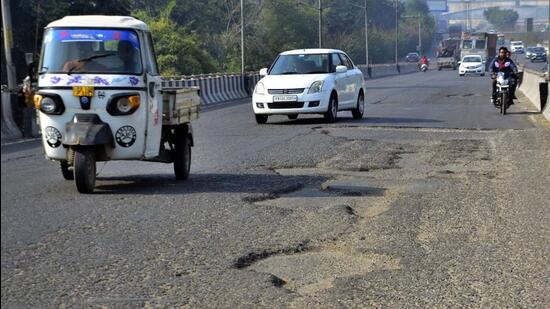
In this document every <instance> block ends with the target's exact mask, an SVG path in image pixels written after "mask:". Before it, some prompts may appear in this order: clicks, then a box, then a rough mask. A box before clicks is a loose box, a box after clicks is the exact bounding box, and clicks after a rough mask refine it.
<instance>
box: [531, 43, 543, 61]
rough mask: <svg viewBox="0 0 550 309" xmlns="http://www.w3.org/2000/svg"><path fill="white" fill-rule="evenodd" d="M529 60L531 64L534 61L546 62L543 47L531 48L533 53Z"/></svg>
mask: <svg viewBox="0 0 550 309" xmlns="http://www.w3.org/2000/svg"><path fill="white" fill-rule="evenodd" d="M529 59H531V62H535V61H542V62H546V50H545V49H544V47H533V51H532V53H531V57H529Z"/></svg>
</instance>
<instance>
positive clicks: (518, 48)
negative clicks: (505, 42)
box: [510, 41, 525, 54]
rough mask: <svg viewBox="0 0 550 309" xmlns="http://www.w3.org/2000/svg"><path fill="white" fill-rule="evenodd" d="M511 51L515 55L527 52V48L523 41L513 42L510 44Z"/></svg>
mask: <svg viewBox="0 0 550 309" xmlns="http://www.w3.org/2000/svg"><path fill="white" fill-rule="evenodd" d="M510 51H511V52H513V53H519V54H521V53H523V52H524V51H525V47H524V46H523V42H522V41H511V42H510Z"/></svg>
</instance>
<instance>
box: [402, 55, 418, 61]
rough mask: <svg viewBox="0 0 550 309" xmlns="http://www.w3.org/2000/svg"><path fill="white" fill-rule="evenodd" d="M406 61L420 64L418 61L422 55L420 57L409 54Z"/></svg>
mask: <svg viewBox="0 0 550 309" xmlns="http://www.w3.org/2000/svg"><path fill="white" fill-rule="evenodd" d="M405 59H406V60H407V62H418V60H420V55H418V53H408V54H407V56H405Z"/></svg>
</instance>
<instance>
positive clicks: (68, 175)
mask: <svg viewBox="0 0 550 309" xmlns="http://www.w3.org/2000/svg"><path fill="white" fill-rule="evenodd" d="M60 163H61V164H60V165H61V174H63V178H65V180H74V174H73V171H71V170H69V162H67V161H61V162H60Z"/></svg>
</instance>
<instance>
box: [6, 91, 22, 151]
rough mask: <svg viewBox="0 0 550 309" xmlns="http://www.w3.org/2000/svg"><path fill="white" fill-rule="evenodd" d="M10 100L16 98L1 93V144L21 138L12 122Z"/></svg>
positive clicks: (15, 98) (9, 94)
mask: <svg viewBox="0 0 550 309" xmlns="http://www.w3.org/2000/svg"><path fill="white" fill-rule="evenodd" d="M12 100H17V97H16V96H15V95H13V94H11V93H9V92H7V91H2V130H1V131H2V136H1V139H2V142H5V141H9V140H13V139H17V138H21V137H22V135H23V134H22V133H21V130H19V128H18V127H17V125H16V124H15V121H14V120H13V111H12V106H11V104H12Z"/></svg>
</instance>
